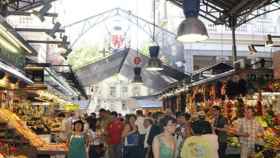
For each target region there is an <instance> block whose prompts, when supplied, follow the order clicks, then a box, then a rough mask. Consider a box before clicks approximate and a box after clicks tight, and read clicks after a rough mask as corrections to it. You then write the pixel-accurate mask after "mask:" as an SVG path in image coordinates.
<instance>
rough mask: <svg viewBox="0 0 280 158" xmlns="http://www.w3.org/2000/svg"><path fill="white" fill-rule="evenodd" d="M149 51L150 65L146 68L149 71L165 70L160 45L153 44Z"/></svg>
mask: <svg viewBox="0 0 280 158" xmlns="http://www.w3.org/2000/svg"><path fill="white" fill-rule="evenodd" d="M149 53H150V56H151V58H150V59H149V61H148V65H147V67H146V70H148V71H161V70H163V68H162V64H161V61H160V59H159V58H158V55H159V46H151V47H149Z"/></svg>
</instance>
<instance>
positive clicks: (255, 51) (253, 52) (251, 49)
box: [248, 44, 257, 54]
mask: <svg viewBox="0 0 280 158" xmlns="http://www.w3.org/2000/svg"><path fill="white" fill-rule="evenodd" d="M248 49H249V51H250V54H256V53H257V50H256V48H255V46H254V45H253V44H251V45H249V46H248Z"/></svg>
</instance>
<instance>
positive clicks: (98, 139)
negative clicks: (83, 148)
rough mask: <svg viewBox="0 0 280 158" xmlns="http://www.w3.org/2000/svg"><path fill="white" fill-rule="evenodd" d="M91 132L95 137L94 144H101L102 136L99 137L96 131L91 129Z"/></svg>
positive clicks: (93, 137)
mask: <svg viewBox="0 0 280 158" xmlns="http://www.w3.org/2000/svg"><path fill="white" fill-rule="evenodd" d="M89 133H90V135H91V137H92V139H93V145H100V144H101V138H100V137H97V135H96V132H94V131H92V130H89Z"/></svg>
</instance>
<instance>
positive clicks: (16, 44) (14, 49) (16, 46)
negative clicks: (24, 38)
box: [0, 24, 32, 54]
mask: <svg viewBox="0 0 280 158" xmlns="http://www.w3.org/2000/svg"><path fill="white" fill-rule="evenodd" d="M0 35H3V36H4V38H5V39H6V40H5V39H3V38H0V40H1V42H3V41H5V42H3V43H6V44H4V45H5V47H8V48H7V49H10V51H12V52H15V53H16V52H18V51H19V50H18V49H19V48H24V49H25V50H26V51H27V52H28V53H30V54H32V51H31V50H30V49H29V48H27V47H26V46H25V45H24V44H23V43H22V42H21V41H19V40H18V39H17V38H16V37H15V35H13V34H12V33H11V32H10V31H9V30H8V29H7V28H5V27H4V26H3V25H2V24H0ZM7 41H9V42H7ZM10 43H12V45H11V44H10Z"/></svg>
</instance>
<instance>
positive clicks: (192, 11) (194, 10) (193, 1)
mask: <svg viewBox="0 0 280 158" xmlns="http://www.w3.org/2000/svg"><path fill="white" fill-rule="evenodd" d="M183 9H184V14H185V17H186V18H187V17H198V14H199V9H200V0H184V1H183Z"/></svg>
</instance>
